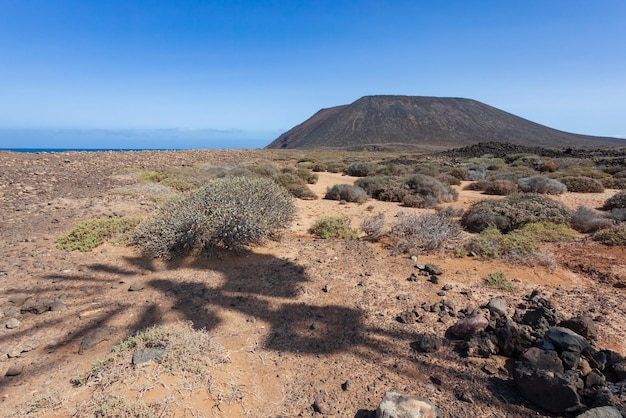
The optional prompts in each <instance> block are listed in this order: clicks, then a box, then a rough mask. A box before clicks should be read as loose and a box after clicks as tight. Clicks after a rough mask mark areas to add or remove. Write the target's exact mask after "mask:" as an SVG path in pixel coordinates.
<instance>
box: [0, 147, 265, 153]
mask: <svg viewBox="0 0 626 418" xmlns="http://www.w3.org/2000/svg"><path fill="white" fill-rule="evenodd" d="M214 149H218V148H0V151H9V152H26V153H33V154H36V153H51V152H118V151H192V150H194V151H197V150H214ZM222 149H225V148H222ZM233 149H236V148H233ZM237 149H238V148H237ZM251 149H252V148H251Z"/></svg>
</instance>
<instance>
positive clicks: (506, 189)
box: [484, 180, 517, 196]
mask: <svg viewBox="0 0 626 418" xmlns="http://www.w3.org/2000/svg"><path fill="white" fill-rule="evenodd" d="M484 190H485V194H488V195H497V196H508V195H510V194H513V193H515V192H517V185H515V184H514V183H513V182H511V181H509V180H494V181H492V182H490V184H489V185H488V186H487V187H485V189H484Z"/></svg>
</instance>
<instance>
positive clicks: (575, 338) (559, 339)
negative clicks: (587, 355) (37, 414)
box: [546, 327, 589, 353]
mask: <svg viewBox="0 0 626 418" xmlns="http://www.w3.org/2000/svg"><path fill="white" fill-rule="evenodd" d="M546 338H547V339H548V340H550V342H552V344H554V345H555V346H557V347H558V348H560V349H562V350H564V351H575V352H577V353H580V352H582V351H583V350H584V349H585V348H588V347H589V343H588V342H587V340H585V338H584V337H583V336H581V335H578V334H576V333H575V332H574V331H572V330H571V329H569V328H563V327H554V328H551V329H549V330H548V332H546Z"/></svg>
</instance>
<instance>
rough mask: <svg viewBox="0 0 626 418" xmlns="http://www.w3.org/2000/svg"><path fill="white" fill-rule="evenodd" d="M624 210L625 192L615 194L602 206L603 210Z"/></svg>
mask: <svg viewBox="0 0 626 418" xmlns="http://www.w3.org/2000/svg"><path fill="white" fill-rule="evenodd" d="M625 208H626V190H622V191H620V192H617V193H615V194H614V195H613V196H611V197H609V198H608V199H607V200H606V201H605V202H604V205H603V206H602V209H604V210H611V209H625Z"/></svg>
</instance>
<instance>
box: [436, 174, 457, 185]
mask: <svg viewBox="0 0 626 418" xmlns="http://www.w3.org/2000/svg"><path fill="white" fill-rule="evenodd" d="M436 179H437V180H439V181H440V182H442V183H443V184H447V185H449V186H459V185H460V184H461V180H460V179H459V178H457V177H454V176H451V175H449V174H439V175H438V176H437V177H436Z"/></svg>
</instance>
